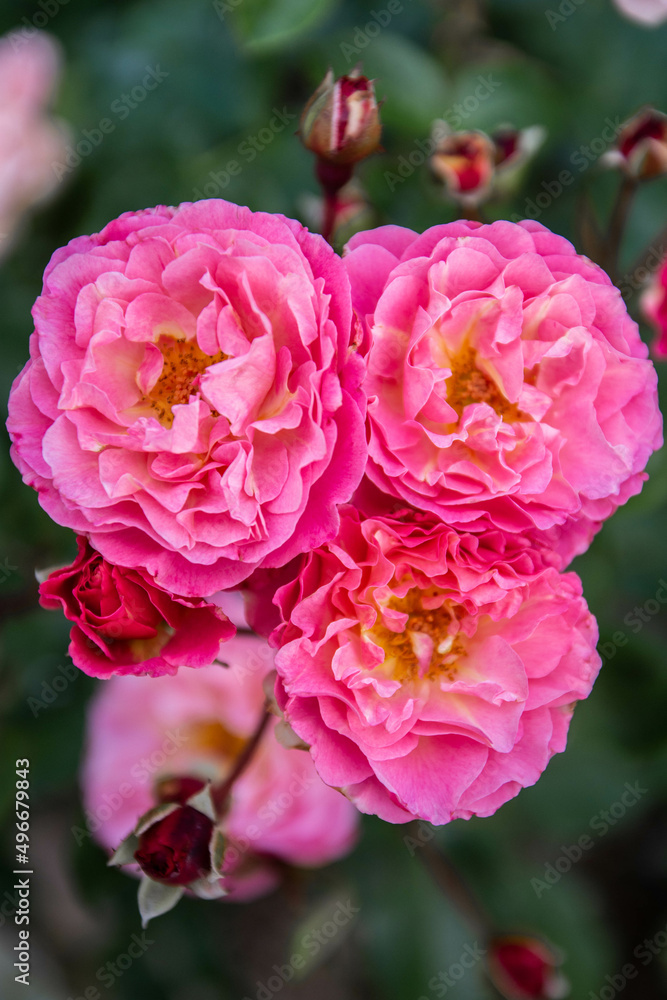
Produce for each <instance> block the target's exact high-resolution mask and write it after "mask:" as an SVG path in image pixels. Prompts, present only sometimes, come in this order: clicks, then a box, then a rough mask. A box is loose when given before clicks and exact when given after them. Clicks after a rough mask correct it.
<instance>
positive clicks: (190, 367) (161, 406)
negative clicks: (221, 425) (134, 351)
mask: <svg viewBox="0 0 667 1000" xmlns="http://www.w3.org/2000/svg"><path fill="white" fill-rule="evenodd" d="M157 347H158V348H159V350H160V351H161V353H162V357H163V359H164V363H163V365H162V372H161V373H160V377H159V378H158V380H157V382H156V383H155V385H154V386H153V388H152V389H151V391H150V392H149V393H148V395H147V396H144V397H143V398H142V402H143V403H148V405H149V406H150V407H151V409H152V410H154V411H155V413H156V415H157V418H158V420H159V421H160V423H161V424H164V426H165V427H171V425H172V423H173V421H174V415H173V413H172V407H173V406H176V405H177V404H179V403H187V402H188V401H189V399H190V396H191V395H192V394H193V392H196V391H197V388H198V381H199V378H200V376H201V375H202V373H203V372H205V371H206V369H207V368H209V367H210V366H211V365H215V364H217V363H218V362H219V361H225V360H226V359H227V355H226V354H223V352H222V351H218V352H217V354H212V355H211V354H205V353H204V351H202V349H201V348H200V347H199V344H198V343H197V341H196V340H176V338H175V337H165V336H163V337H160V339H159V340H158V342H157ZM213 415H214V416H216V417H217V416H219V414H218V413H216V411H215V410H213Z"/></svg>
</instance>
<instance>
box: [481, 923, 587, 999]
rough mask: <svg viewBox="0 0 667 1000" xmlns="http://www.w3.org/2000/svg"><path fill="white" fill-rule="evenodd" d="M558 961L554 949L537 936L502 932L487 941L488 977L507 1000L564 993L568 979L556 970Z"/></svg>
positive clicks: (553, 997) (541, 997) (566, 992)
mask: <svg viewBox="0 0 667 1000" xmlns="http://www.w3.org/2000/svg"><path fill="white" fill-rule="evenodd" d="M560 963H561V960H560V958H559V957H558V956H557V955H556V953H555V952H554V951H553V949H552V948H550V947H549V946H548V945H546V944H545V943H544V942H543V941H540V940H539V938H533V937H524V936H520V935H516V936H514V935H505V936H502V937H497V938H494V939H493V940H492V941H491V943H490V945H489V950H488V959H487V966H488V973H489V977H490V979H491V982H492V983H493V985H494V986H495V987H496V989H497V990H498V991H499V993H501V995H502V996H503V997H505V998H506V1000H558V998H560V997H565V996H567V994H568V992H569V990H568V986H567V983H566V981H565V980H564V978H563V977H562V976H561V975H560V973H559V972H558V967H559V965H560Z"/></svg>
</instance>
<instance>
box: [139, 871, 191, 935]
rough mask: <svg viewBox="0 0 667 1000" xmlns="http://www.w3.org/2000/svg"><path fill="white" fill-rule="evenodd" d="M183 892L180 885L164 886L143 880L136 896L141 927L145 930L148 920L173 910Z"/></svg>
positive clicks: (160, 883) (149, 879)
mask: <svg viewBox="0 0 667 1000" xmlns="http://www.w3.org/2000/svg"><path fill="white" fill-rule="evenodd" d="M184 892H185V889H184V888H183V886H182V885H164V884H163V883H162V882H155V881H154V880H153V879H152V878H143V879H142V880H141V884H140V886H139V893H138V896H137V901H138V903H139V913H140V914H141V926H142V927H144V928H145V927H147V926H148V921H149V920H152V919H153V918H154V917H161V916H162V914H163V913H168V912H169V910H173V908H174V907H175V906H176V904H177V903H178V901H179V899H180V898H181V896H182V895H183V893H184Z"/></svg>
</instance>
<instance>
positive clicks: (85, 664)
mask: <svg viewBox="0 0 667 1000" xmlns="http://www.w3.org/2000/svg"><path fill="white" fill-rule="evenodd" d="M77 541H78V546H79V553H78V555H77V557H76V559H75V560H74V562H73V563H72V565H71V566H65V567H63V568H62V569H57V570H54V571H53V572H52V573H51V574H50V575H49V576H48V578H47V579H46V580H44V581H43V583H42V584H41V585H40V588H39V595H40V604H41V605H42V607H44V608H50V609H57V608H62V610H63V611H64V613H65V617H66V618H67V619H68V620H69V621H71V622H74V625H73V627H72V631H71V632H70V640H71V641H70V646H69V655H70V656H71V657H72V660H73V661H74V663H75V664H76V666H77V667H79V668H80V669H81V670H83V671H84V673H86V674H90V676H91V677H105V678H106V677H110V676H111V675H112V674H150V675H151V676H152V677H159V676H160V675H161V674H175V673H176V671H177V670H178V668H179V667H181V666H184V667H205V666H208V665H209V663H211V661H212V660H213V659H215V657H216V656H217V655H218V653H219V651H220V643H221V642H224V641H225V640H226V639H230V638H231V637H232V636H233V635H234V634H235V632H236V629H235V628H234V625H233V624H232V623H231V622H230V621H229V620H228V618H227V616H226V615H225V614H223V612H222V611H221V610H220V609H219V608H217V607H216V606H214V605H213V604H208V603H207V602H206V601H203V600H197V599H196V598H189V597H179V596H178V594H169V593H167V592H166V591H164V590H163V589H162V588H161V587H158V586H157V585H156V583H155V581H154V580H151V579H150V577H149V576H148V575H147V574H146V573H145V572H144V571H143V570H140V569H137V570H133V569H124V568H123V567H122V566H114V565H113V564H112V563H109V562H107V561H106V559H103V558H102V556H101V555H100V554H99V552H95V550H94V549H93V548H92V547H91V546H90V544H89V543H88V542H87V541H86V539H85V538H78V540H77Z"/></svg>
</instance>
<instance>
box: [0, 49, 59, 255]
mask: <svg viewBox="0 0 667 1000" xmlns="http://www.w3.org/2000/svg"><path fill="white" fill-rule="evenodd" d="M59 61H60V60H59V58H58V51H57V49H56V47H55V45H54V43H53V42H52V41H51V39H50V38H49V37H48V35H43V34H41V33H39V32H37V33H33V34H32V36H31V37H30V38H26V37H24V36H23V35H22V34H21V32H20V31H16V32H12V33H11V34H9V35H5V36H4V37H3V38H0V94H2V102H1V103H0V253H3V252H4V250H5V249H6V247H7V245H8V244H6V242H5V241H6V240H7V238H8V237H9V236H10V235H11V234H12V232H13V230H14V229H15V228H16V226H17V224H18V222H19V220H20V217H21V215H22V214H23V212H24V211H25V210H26V209H28V208H30V207H31V205H33V204H34V203H35V202H37V201H40V200H41V199H42V198H44V197H45V196H46V195H47V194H49V192H50V191H52V190H53V188H55V186H56V183H57V178H56V175H55V173H54V170H53V164H54V161H57V160H59V159H61V158H63V157H64V155H65V136H66V133H65V130H64V129H63V128H62V127H61V126H59V125H57V124H56V123H55V122H54V121H53V119H52V118H51V117H50V116H49V113H48V107H49V104H50V103H51V98H52V95H53V92H54V90H55V87H56V83H57V79H58V75H59Z"/></svg>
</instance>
